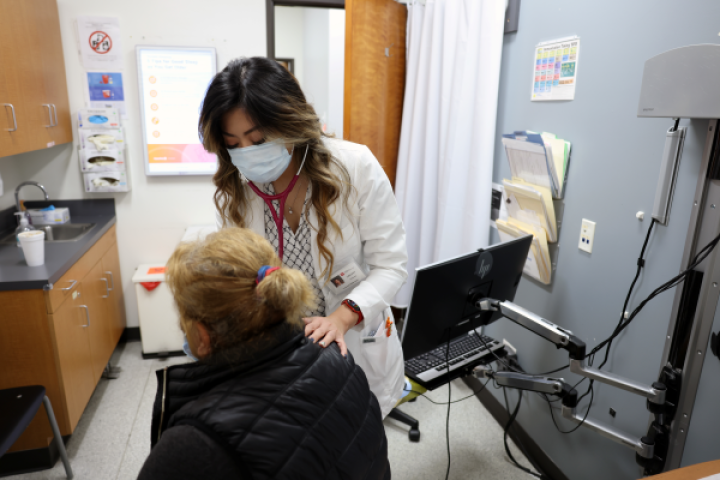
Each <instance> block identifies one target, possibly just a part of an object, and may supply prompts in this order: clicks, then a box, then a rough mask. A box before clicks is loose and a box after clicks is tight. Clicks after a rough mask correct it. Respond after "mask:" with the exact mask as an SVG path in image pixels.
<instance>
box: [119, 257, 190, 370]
mask: <svg viewBox="0 0 720 480" xmlns="http://www.w3.org/2000/svg"><path fill="white" fill-rule="evenodd" d="M132 281H133V283H134V284H135V293H136V294H137V302H138V315H139V318H140V339H141V341H142V351H143V358H153V357H164V356H170V355H183V351H182V346H183V343H184V342H185V336H184V334H183V332H182V330H181V329H180V317H179V315H178V311H177V307H176V306H175V301H174V300H173V296H172V293H170V289H169V288H168V286H167V284H166V283H165V265H164V264H147V265H140V266H139V267H137V270H135V274H134V275H133V278H132Z"/></svg>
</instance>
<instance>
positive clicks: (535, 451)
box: [463, 377, 568, 480]
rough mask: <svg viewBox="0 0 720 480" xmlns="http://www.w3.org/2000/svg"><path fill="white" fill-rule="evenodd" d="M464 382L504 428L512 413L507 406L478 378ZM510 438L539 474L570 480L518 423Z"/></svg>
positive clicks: (513, 425) (510, 433) (466, 379)
mask: <svg viewBox="0 0 720 480" xmlns="http://www.w3.org/2000/svg"><path fill="white" fill-rule="evenodd" d="M463 381H464V382H465V384H466V385H467V386H468V387H470V388H471V389H472V390H473V391H474V392H478V393H476V394H475V396H476V397H477V398H478V399H479V400H480V403H482V404H483V406H484V407H485V408H486V409H487V410H488V412H490V414H491V415H492V416H493V418H495V420H496V421H497V422H498V423H499V424H500V426H502V427H504V426H505V425H506V424H507V422H508V420H509V418H510V413H509V412H508V411H507V410H505V406H504V405H503V404H502V403H500V402H499V401H498V400H497V399H496V398H495V397H494V396H493V395H492V393H490V392H489V391H487V390H486V389H484V388H482V382H480V381H479V380H478V379H476V378H472V377H464V378H463ZM509 435H510V438H512V440H513V442H515V444H516V445H522V450H524V453H525V455H526V456H527V458H528V460H529V461H530V463H532V465H533V466H534V467H535V469H536V470H537V471H538V472H541V473H543V474H545V475H546V476H547V477H548V478H551V479H552V480H568V478H567V477H566V476H565V474H564V473H563V472H562V470H560V468H559V467H558V466H557V464H556V463H555V462H553V460H552V459H551V458H550V457H549V456H548V455H547V453H545V451H544V450H543V449H542V448H540V446H539V445H538V444H537V443H536V442H535V440H533V439H532V437H530V435H528V433H527V432H526V431H525V429H524V428H522V426H520V424H519V423H518V422H513V424H512V426H511V427H510V432H509Z"/></svg>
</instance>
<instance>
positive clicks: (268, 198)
mask: <svg viewBox="0 0 720 480" xmlns="http://www.w3.org/2000/svg"><path fill="white" fill-rule="evenodd" d="M309 148H310V145H308V146H307V147H306V148H305V155H304V156H303V159H302V163H301V164H300V168H298V171H297V173H296V174H295V176H294V177H293V179H292V180H291V181H290V185H288V186H287V188H286V189H285V190H283V191H282V192H281V193H278V194H276V195H268V194H267V193H264V192H262V191H260V189H259V188H257V187H256V186H255V185H254V184H253V183H252V182H251V181H250V180H248V185H249V186H250V188H251V189H252V190H253V192H255V193H256V194H257V195H258V197H260V198H262V199H263V200H265V203H266V204H267V206H268V207H269V208H270V213H272V216H273V220H275V226H276V227H277V232H278V256H279V257H280V261H281V262H282V261H283V247H284V243H285V232H284V230H283V220H284V218H285V201H286V200H287V198H288V195H290V192H292V189H293V187H294V186H295V184H296V183H297V181H298V178H300V170H302V167H303V165H305V158H306V157H307V154H308V149H309ZM273 200H280V212H279V213H278V212H275V207H273V204H272V201H273Z"/></svg>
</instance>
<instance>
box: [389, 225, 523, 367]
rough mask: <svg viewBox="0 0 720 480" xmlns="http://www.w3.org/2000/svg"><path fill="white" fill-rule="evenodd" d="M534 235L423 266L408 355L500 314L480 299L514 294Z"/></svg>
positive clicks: (410, 318) (409, 320)
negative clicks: (484, 306) (477, 304)
mask: <svg viewBox="0 0 720 480" xmlns="http://www.w3.org/2000/svg"><path fill="white" fill-rule="evenodd" d="M532 238H533V237H532V235H527V236H524V237H521V238H517V239H514V240H511V241H508V242H504V243H499V244H497V245H493V246H491V247H488V248H483V249H480V250H478V251H476V252H472V253H468V254H466V255H462V256H459V257H456V258H452V259H450V260H445V261H442V262H438V263H433V264H431V265H427V266H425V267H420V268H418V269H417V275H416V277H415V286H414V288H413V294H412V299H411V301H410V307H409V309H408V313H407V316H406V319H405V323H404V325H403V332H402V338H401V340H402V348H403V354H404V357H405V359H406V360H407V359H411V358H413V357H416V356H418V355H422V354H423V353H426V352H429V351H431V350H433V349H434V348H436V347H439V346H441V345H443V344H445V343H447V342H448V341H449V340H452V339H453V338H456V337H458V336H460V335H464V334H466V333H467V332H469V331H471V330H473V329H477V328H479V327H481V326H484V325H489V324H491V323H493V322H494V321H496V320H498V319H499V318H500V317H501V315H500V313H499V312H483V311H480V310H478V309H477V308H476V307H475V301H477V300H479V299H481V298H486V297H490V298H494V299H496V300H500V301H512V300H513V299H514V297H515V291H516V290H517V286H518V284H519V283H520V278H521V277H522V272H523V267H524V266H525V260H526V259H527V256H528V252H529V250H530V245H531V244H532Z"/></svg>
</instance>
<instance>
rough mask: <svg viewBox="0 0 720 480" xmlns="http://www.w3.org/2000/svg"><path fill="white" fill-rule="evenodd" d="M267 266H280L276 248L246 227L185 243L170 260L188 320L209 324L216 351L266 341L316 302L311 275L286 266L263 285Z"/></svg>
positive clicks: (174, 284)
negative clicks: (273, 331)
mask: <svg viewBox="0 0 720 480" xmlns="http://www.w3.org/2000/svg"><path fill="white" fill-rule="evenodd" d="M264 265H270V266H271V267H280V266H281V264H280V259H279V258H278V257H277V255H276V254H275V250H274V249H273V247H272V246H271V245H270V243H268V241H267V240H265V239H264V238H263V237H261V236H260V235H258V234H256V233H254V232H252V231H251V230H248V229H245V228H225V229H222V230H220V231H219V232H216V233H213V234H210V235H208V236H207V237H206V238H205V239H204V240H201V241H197V242H190V243H182V244H180V246H178V248H177V249H176V250H175V252H174V253H173V254H172V257H170V261H169V262H168V264H167V282H168V286H169V287H170V290H171V291H172V293H173V295H174V297H175V303H176V304H177V306H178V310H179V311H180V315H181V317H182V318H183V320H184V321H187V320H191V321H195V322H200V323H201V324H203V325H204V326H205V327H206V328H207V330H208V333H209V335H210V343H211V347H212V351H213V354H215V353H217V352H219V351H221V350H224V349H227V348H232V347H235V346H238V345H240V344H242V343H244V342H246V341H248V340H251V339H252V340H260V339H261V338H262V337H263V336H264V335H265V334H267V333H268V331H269V330H270V329H271V328H272V327H274V326H278V325H280V324H282V323H283V322H286V323H289V324H292V325H297V326H300V325H302V324H303V322H302V319H301V315H302V312H303V311H305V310H306V309H308V308H314V307H315V296H314V294H313V291H312V288H311V287H310V283H309V281H308V280H307V278H306V277H305V275H304V274H303V273H302V272H300V271H298V270H293V269H290V268H285V267H282V268H280V270H276V271H274V272H272V273H270V274H268V275H267V276H266V277H265V279H264V280H262V281H261V282H260V283H259V284H258V283H256V282H255V280H256V278H257V275H258V270H259V269H260V267H262V266H264Z"/></svg>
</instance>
